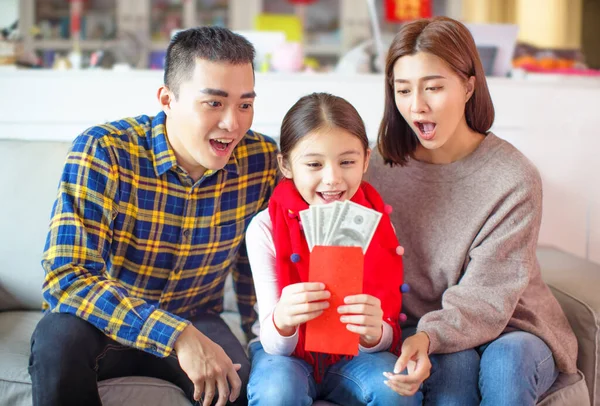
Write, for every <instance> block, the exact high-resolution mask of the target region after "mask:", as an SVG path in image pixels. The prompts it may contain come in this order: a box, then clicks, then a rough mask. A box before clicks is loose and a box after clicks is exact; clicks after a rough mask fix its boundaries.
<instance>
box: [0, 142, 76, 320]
mask: <svg viewBox="0 0 600 406" xmlns="http://www.w3.org/2000/svg"><path fill="white" fill-rule="evenodd" d="M70 145H71V144H70V143H68V142H40V141H35V142H28V141H11V140H0V173H2V174H3V176H0V190H2V193H3V196H2V198H1V199H0V202H1V205H2V206H1V207H2V210H0V287H1V289H2V290H3V291H0V310H6V309H32V310H38V309H41V304H42V295H41V286H42V281H43V277H44V271H43V269H42V266H41V259H42V252H43V249H44V243H45V239H46V234H47V232H48V224H49V221H50V212H51V210H52V204H53V202H54V199H55V198H56V191H57V187H58V181H59V179H60V174H61V171H62V167H63V165H64V162H65V158H66V156H67V151H68V149H69V147H70ZM20 168H26V170H21V169H20ZM8 174H12V175H8ZM4 193H6V195H4ZM7 292H9V293H10V294H6V293H7Z"/></svg>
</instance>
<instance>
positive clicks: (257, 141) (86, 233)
mask: <svg viewBox="0 0 600 406" xmlns="http://www.w3.org/2000/svg"><path fill="white" fill-rule="evenodd" d="M276 152H277V146H276V144H275V142H274V141H273V140H272V139H270V138H268V137H264V136H262V135H260V134H257V133H254V132H252V131H249V132H248V133H247V134H246V135H245V136H244V138H243V139H242V141H240V143H239V144H238V145H237V146H236V148H235V150H234V151H233V154H232V156H231V158H230V159H229V162H228V163H227V164H226V165H225V167H224V168H223V169H221V170H217V171H213V170H208V171H206V173H205V174H204V176H203V177H202V178H201V179H200V180H199V181H197V182H196V183H195V184H194V183H193V180H192V179H191V178H190V177H189V176H188V175H187V174H186V173H185V172H184V171H183V170H182V169H181V168H180V167H179V166H178V165H177V161H176V159H175V155H174V153H173V150H172V149H171V147H170V146H169V143H168V141H167V137H166V135H165V114H164V113H162V112H161V113H159V114H158V115H157V116H156V117H154V118H151V117H147V116H140V117H136V118H126V119H124V120H120V121H115V122H112V123H108V124H105V125H101V126H97V127H92V128H90V129H88V130H86V131H85V132H84V133H82V134H81V135H79V136H78V137H77V138H76V139H75V141H74V143H73V145H72V147H71V150H70V152H69V154H68V156H67V161H66V164H65V167H64V171H63V174H62V178H61V181H60V185H59V189H58V197H57V199H56V202H55V203H54V207H53V210H52V220H51V223H50V231H49V233H48V238H47V240H46V246H45V251H44V256H43V261H42V265H43V267H44V270H45V272H46V278H45V281H44V285H43V296H44V300H45V303H44V308H46V309H50V310H51V311H53V312H60V313H70V314H73V315H76V316H78V317H80V318H82V319H84V320H87V321H88V322H89V323H91V324H93V325H94V326H96V327H97V328H98V329H100V330H101V331H104V333H105V334H106V335H108V336H109V337H111V338H112V339H114V340H116V341H118V342H120V343H123V344H125V345H128V346H131V347H135V348H138V349H140V350H143V351H147V352H150V353H153V354H155V355H158V356H162V357H164V356H168V355H169V354H170V353H171V351H172V349H173V345H174V343H175V341H176V339H177V338H178V337H179V334H180V333H181V332H182V331H183V329H184V328H185V327H186V326H187V325H188V324H189V322H188V321H187V320H186V319H187V318H191V317H193V316H194V315H196V314H199V313H203V312H208V313H220V312H221V311H222V310H223V292H224V284H225V279H226V277H227V275H228V274H229V272H230V271H231V272H233V280H234V287H235V290H236V293H237V301H238V308H239V311H240V313H241V315H242V327H243V328H244V331H246V333H247V334H248V333H249V331H250V327H251V324H252V323H253V321H254V320H255V318H256V314H255V312H254V310H253V305H254V303H255V296H254V286H253V282H252V277H251V272H250V267H249V264H248V259H247V254H246V248H245V244H244V243H243V238H244V233H245V231H246V227H247V226H248V223H249V222H250V220H251V219H252V217H253V216H254V215H255V214H256V213H257V212H258V211H260V210H263V209H265V208H266V207H267V205H268V200H269V197H270V195H271V192H272V190H273V187H274V183H275V179H276Z"/></svg>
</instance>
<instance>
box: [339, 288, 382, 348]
mask: <svg viewBox="0 0 600 406" xmlns="http://www.w3.org/2000/svg"><path fill="white" fill-rule="evenodd" d="M344 303H346V304H345V305H344V306H340V307H338V313H340V314H342V317H340V321H341V322H342V323H345V324H346V328H347V329H348V330H350V331H352V332H354V333H357V334H360V345H362V346H363V347H374V346H375V345H377V344H378V343H379V341H381V336H382V335H383V310H382V309H381V301H380V300H379V299H378V298H376V297H375V296H371V295H366V294H360V295H353V296H346V297H345V298H344Z"/></svg>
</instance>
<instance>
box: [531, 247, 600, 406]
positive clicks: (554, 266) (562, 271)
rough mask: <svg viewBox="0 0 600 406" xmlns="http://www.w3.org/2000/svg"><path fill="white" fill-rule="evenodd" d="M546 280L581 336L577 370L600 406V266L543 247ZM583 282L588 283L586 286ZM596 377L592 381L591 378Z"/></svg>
mask: <svg viewBox="0 0 600 406" xmlns="http://www.w3.org/2000/svg"><path fill="white" fill-rule="evenodd" d="M537 253H538V259H539V261H540V265H541V269H542V278H543V279H544V282H546V283H547V284H548V286H550V289H552V293H553V294H554V296H555V297H556V299H557V300H558V301H559V303H560V305H561V307H562V308H563V310H564V311H565V314H566V315H567V319H569V324H571V327H572V328H573V331H574V332H575V335H576V336H577V344H578V347H579V348H578V350H579V354H578V356H577V368H579V370H581V371H582V372H583V373H584V375H585V376H586V377H588V381H587V386H588V389H589V397H590V399H591V403H592V405H594V406H598V405H600V374H599V371H600V294H598V290H599V289H598V288H599V287H600V265H597V264H594V263H592V262H589V261H585V260H583V259H581V258H578V257H576V256H575V255H571V254H567V253H566V252H563V251H559V250H557V249H554V248H551V247H539V248H538V250H537ZM582 281H585V282H584V283H583V282H582ZM590 377H592V379H590Z"/></svg>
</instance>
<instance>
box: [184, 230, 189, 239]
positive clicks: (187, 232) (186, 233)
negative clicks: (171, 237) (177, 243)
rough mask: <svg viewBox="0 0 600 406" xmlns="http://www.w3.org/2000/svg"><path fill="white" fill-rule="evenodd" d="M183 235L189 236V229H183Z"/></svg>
mask: <svg viewBox="0 0 600 406" xmlns="http://www.w3.org/2000/svg"><path fill="white" fill-rule="evenodd" d="M183 236H184V237H185V238H188V237H189V236H190V230H183Z"/></svg>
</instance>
